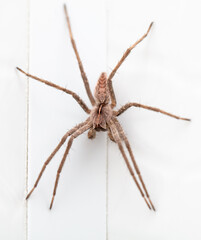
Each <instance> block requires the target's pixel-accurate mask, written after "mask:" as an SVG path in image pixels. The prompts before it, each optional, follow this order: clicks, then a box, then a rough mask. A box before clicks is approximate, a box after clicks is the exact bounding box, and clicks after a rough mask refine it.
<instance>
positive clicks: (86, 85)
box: [64, 4, 95, 106]
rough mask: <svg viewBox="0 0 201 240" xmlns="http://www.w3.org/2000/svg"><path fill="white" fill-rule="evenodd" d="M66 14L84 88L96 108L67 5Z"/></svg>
mask: <svg viewBox="0 0 201 240" xmlns="http://www.w3.org/2000/svg"><path fill="white" fill-rule="evenodd" d="M64 12H65V16H66V21H67V25H68V30H69V34H70V40H71V44H72V47H73V50H74V52H75V56H76V58H77V62H78V65H79V69H80V73H81V76H82V79H83V82H84V86H85V89H86V92H87V95H88V97H89V100H90V102H91V104H92V106H94V105H95V100H94V97H93V95H92V93H91V89H90V86H89V81H88V79H87V76H86V73H85V71H84V67H83V65H82V61H81V59H80V56H79V53H78V50H77V47H76V44H75V40H74V38H73V33H72V29H71V24H70V18H69V15H68V11H67V7H66V5H65V4H64Z"/></svg>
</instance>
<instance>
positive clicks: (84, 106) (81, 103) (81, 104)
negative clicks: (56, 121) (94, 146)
mask: <svg viewBox="0 0 201 240" xmlns="http://www.w3.org/2000/svg"><path fill="white" fill-rule="evenodd" d="M17 70H19V71H20V72H22V73H23V74H25V75H26V76H27V77H30V78H33V79H35V80H37V81H39V82H42V83H45V84H46V85H48V86H50V87H53V88H56V89H58V90H60V91H63V92H65V93H67V94H70V95H71V96H72V97H73V98H74V99H75V100H76V101H77V102H78V103H79V105H80V106H81V107H82V108H83V110H84V111H85V112H86V113H88V114H89V113H90V112H91V111H90V109H89V108H88V107H87V105H86V104H85V103H84V101H83V100H82V99H81V98H80V97H79V96H78V95H77V94H76V93H74V92H73V91H70V90H68V89H66V88H63V87H60V86H58V85H56V84H54V83H52V82H49V81H47V80H44V79H41V78H38V77H36V76H33V75H31V74H29V73H26V72H24V71H23V70H22V69H20V68H19V67H17Z"/></svg>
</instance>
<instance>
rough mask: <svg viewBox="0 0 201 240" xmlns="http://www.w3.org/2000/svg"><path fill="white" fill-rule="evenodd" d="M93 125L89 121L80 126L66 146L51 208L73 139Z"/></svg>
mask: <svg viewBox="0 0 201 240" xmlns="http://www.w3.org/2000/svg"><path fill="white" fill-rule="evenodd" d="M91 126H92V123H91V122H87V123H86V124H85V125H83V126H82V127H80V128H78V129H77V131H75V132H74V133H73V134H72V135H71V137H70V139H69V141H68V144H67V147H66V150H65V152H64V155H63V158H62V160H61V163H60V165H59V168H58V170H57V175H56V180H55V184H54V190H53V194H52V200H51V203H50V209H51V208H52V205H53V202H54V198H55V195H56V190H57V186H58V182H59V177H60V173H61V171H62V168H63V166H64V163H65V161H66V157H67V155H68V153H69V150H70V148H71V146H72V143H73V140H74V139H75V138H76V137H78V136H79V135H81V134H82V133H84V132H85V131H86V130H88V129H89V128H90V127H91Z"/></svg>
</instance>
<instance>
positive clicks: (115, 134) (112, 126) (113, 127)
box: [108, 120, 151, 210]
mask: <svg viewBox="0 0 201 240" xmlns="http://www.w3.org/2000/svg"><path fill="white" fill-rule="evenodd" d="M108 125H109V128H110V130H111V133H112V136H113V138H114V140H115V142H116V143H117V145H118V147H119V150H120V152H121V154H122V156H123V158H124V160H125V162H126V165H127V167H128V170H129V172H130V174H131V176H132V177H133V180H134V182H135V184H136V185H137V188H138V190H139V191H140V193H141V196H142V197H143V199H144V200H145V202H146V204H147V206H148V208H149V209H150V210H151V207H150V205H149V203H148V201H147V199H146V197H145V195H144V192H143V190H142V189H141V187H140V184H139V182H138V180H137V178H136V177H135V173H134V171H133V169H132V167H131V165H130V163H129V161H128V158H127V156H126V154H125V151H124V148H123V145H122V143H121V138H120V133H119V131H118V129H117V127H116V125H115V123H114V122H113V121H112V120H111V121H110V123H108Z"/></svg>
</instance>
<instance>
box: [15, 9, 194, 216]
mask: <svg viewBox="0 0 201 240" xmlns="http://www.w3.org/2000/svg"><path fill="white" fill-rule="evenodd" d="M64 12H65V16H66V20H67V24H68V30H69V34H70V40H71V43H72V47H73V49H74V52H75V55H76V58H77V61H78V64H79V69H80V72H81V76H82V79H83V82H84V85H85V89H86V92H87V95H88V97H89V100H90V102H91V104H92V110H90V109H89V108H88V107H87V105H86V104H85V103H84V101H83V100H82V99H81V98H80V97H79V96H78V95H77V94H76V93H74V92H72V91H70V90H68V89H66V88H63V87H60V86H58V85H56V84H54V83H52V82H49V81H46V80H43V79H41V78H38V77H35V76H33V75H31V74H29V73H26V72H24V71H23V70H21V69H20V68H18V67H17V69H18V70H19V71H20V72H22V73H24V74H25V75H26V76H28V77H31V78H33V79H35V80H37V81H40V82H43V83H45V84H47V85H48V86H51V87H54V88H56V89H58V90H61V91H64V92H66V93H67V94H70V95H71V96H72V97H73V98H74V99H75V100H76V101H77V102H78V103H79V104H80V106H81V107H82V109H83V110H84V111H85V112H86V113H87V114H89V117H88V118H87V120H86V121H85V122H82V123H80V124H78V125H77V126H75V127H74V128H72V129H70V130H69V131H67V132H66V134H65V135H64V136H63V137H62V139H61V141H60V142H59V144H58V145H57V147H56V148H55V149H54V151H53V152H52V153H51V155H50V156H49V157H48V159H47V160H46V161H45V163H44V165H43V167H42V169H41V171H40V173H39V175H38V178H37V180H36V182H35V184H34V186H33V188H32V190H31V191H30V192H29V194H28V195H27V197H26V199H28V198H29V197H30V195H31V194H32V192H33V191H34V189H35V188H36V187H37V185H38V182H39V180H40V178H41V176H42V174H43V172H44V171H45V168H46V166H47V165H48V163H49V162H50V161H51V160H52V158H53V157H54V155H55V154H56V153H57V151H58V150H59V149H60V148H61V146H62V145H63V144H64V143H65V141H66V139H67V137H69V136H70V139H69V141H68V144H67V147H66V150H65V152H64V155H63V158H62V160H61V163H60V165H59V168H58V170H57V176H56V180H55V185H54V190H53V196H52V200H51V203H50V209H51V208H52V205H53V202H54V197H55V195H56V190H57V186H58V182H59V177H60V173H61V171H62V168H63V166H64V163H65V160H66V157H67V155H68V153H69V150H70V148H71V146H72V143H73V141H74V139H75V138H76V137H78V136H79V135H81V134H82V133H84V132H85V131H87V130H89V131H88V138H90V139H93V138H95V136H96V131H108V136H109V138H110V139H111V140H112V141H114V142H115V143H117V145H118V147H119V150H120V152H121V154H122V156H123V158H124V160H125V163H126V165H127V167H128V170H129V172H130V174H131V176H132V177H133V180H134V182H135V184H136V185H137V188H138V190H139V192H140V194H141V196H142V197H143V199H144V200H145V202H146V204H147V206H148V208H149V209H150V210H151V209H153V210H154V211H155V207H154V205H153V203H152V201H151V199H150V196H149V193H148V191H147V189H146V186H145V184H144V181H143V179H142V176H141V174H140V170H139V168H138V165H137V163H136V161H135V158H134V155H133V152H132V150H131V146H130V143H129V141H128V139H127V137H126V135H125V133H124V131H123V128H122V127H121V125H120V123H119V122H118V120H117V116H119V115H120V114H122V113H123V112H124V111H126V110H127V109H128V108H130V107H132V106H133V107H141V108H145V109H148V110H152V111H155V112H160V113H162V114H166V115H168V116H170V117H174V118H176V119H181V120H186V121H190V119H188V118H181V117H178V116H175V115H173V114H171V113H167V112H165V111H163V110H160V109H158V108H155V107H150V106H146V105H142V104H139V103H134V102H131V103H127V104H125V105H124V106H123V107H121V108H120V109H119V110H117V111H115V110H113V108H114V107H115V106H116V98H115V94H114V90H113V86H112V78H113V77H114V75H115V73H116V71H117V70H118V68H119V67H120V66H121V64H122V63H123V62H124V60H125V59H126V57H127V56H128V55H129V53H130V52H131V50H132V49H133V48H134V47H135V46H136V45H137V44H138V43H140V42H141V41H142V40H143V39H144V38H145V37H146V36H147V35H148V33H149V31H150V29H151V27H152V24H153V22H152V23H151V24H150V26H149V28H148V30H147V32H146V33H145V34H144V35H143V36H142V37H141V38H140V39H139V40H138V41H136V42H135V43H134V44H133V45H132V46H131V47H130V48H128V49H127V50H126V52H125V53H124V55H123V56H122V58H121V59H120V61H119V62H118V63H117V65H116V66H115V68H114V69H113V71H112V72H111V73H110V75H109V77H108V78H107V76H106V73H102V74H101V75H100V78H99V79H98V83H97V85H96V88H95V93H94V96H93V95H92V93H91V89H90V86H89V82H88V79H87V76H86V74H85V72H84V68H83V65H82V62H81V59H80V56H79V54H78V50H77V47H76V44H75V41H74V38H73V34H72V30H71V25H70V19H69V16H68V13H67V8H66V5H64ZM110 101H111V103H110ZM122 143H125V145H126V148H127V150H128V152H129V155H130V157H131V160H132V163H133V166H134V169H135V171H136V173H137V175H138V178H139V179H137V178H136V176H135V173H134V171H133V169H132V167H131V165H130V163H129V160H128V158H127V156H126V153H125V151H124V148H123V145H122ZM139 181H140V183H139Z"/></svg>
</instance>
